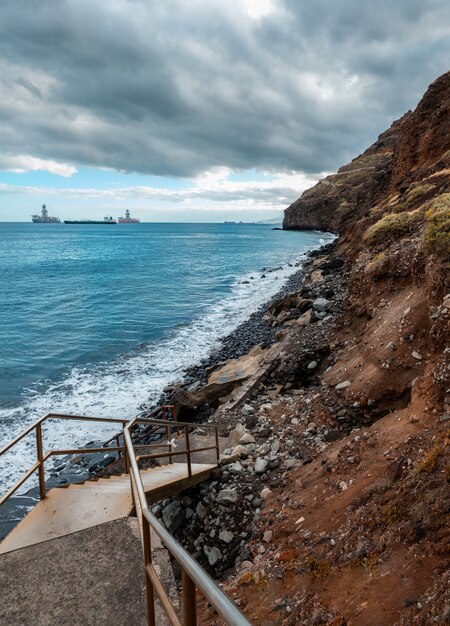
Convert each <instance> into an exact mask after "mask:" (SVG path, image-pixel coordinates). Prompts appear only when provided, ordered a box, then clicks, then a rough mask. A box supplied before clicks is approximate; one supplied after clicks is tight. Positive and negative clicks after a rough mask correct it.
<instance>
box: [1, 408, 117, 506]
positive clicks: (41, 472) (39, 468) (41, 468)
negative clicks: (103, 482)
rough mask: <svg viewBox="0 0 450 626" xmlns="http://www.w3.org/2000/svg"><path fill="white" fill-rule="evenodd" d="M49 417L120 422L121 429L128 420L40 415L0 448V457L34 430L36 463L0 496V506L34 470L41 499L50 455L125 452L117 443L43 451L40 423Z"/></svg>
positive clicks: (52, 414) (43, 496)
mask: <svg viewBox="0 0 450 626" xmlns="http://www.w3.org/2000/svg"><path fill="white" fill-rule="evenodd" d="M49 419H60V420H78V421H81V420H82V421H85V422H100V423H105V424H122V429H123V428H124V426H125V424H126V423H127V422H128V420H126V419H116V418H104V417H88V416H86V415H62V414H60V413H48V414H47V415H44V417H41V418H40V419H38V420H37V421H36V422H34V423H33V424H31V426H29V427H28V428H26V429H25V430H24V431H23V432H21V433H20V435H17V437H15V439H13V440H12V441H10V442H9V443H7V444H6V446H4V447H3V448H2V449H1V450H0V457H2V456H3V455H4V454H5V453H6V452H8V450H11V448H13V447H14V446H15V445H16V444H17V443H19V441H21V440H22V439H23V438H24V437H26V436H27V435H29V434H30V433H31V432H33V430H34V431H35V437H36V456H37V460H36V463H34V465H32V466H31V467H30V468H29V469H28V470H27V471H26V472H25V474H24V475H23V476H21V478H19V480H18V481H17V482H16V483H14V485H13V486H12V487H10V489H8V491H7V492H6V493H5V494H4V495H3V496H2V497H0V506H1V505H2V504H3V503H4V502H6V500H8V498H10V497H11V496H12V495H13V494H14V493H15V492H16V491H17V490H18V489H19V487H20V486H21V485H23V483H24V482H26V481H27V480H28V479H29V478H30V477H31V476H32V475H33V474H34V473H35V472H37V473H38V479H39V497H40V499H41V500H43V499H44V498H45V495H46V488H45V462H46V461H47V459H49V458H50V457H51V456H60V455H62V454H92V453H94V452H105V451H108V452H118V453H119V454H124V453H125V449H124V446H123V445H122V446H119V445H118V446H116V447H107V446H106V444H104V445H103V446H101V447H95V448H77V449H70V450H50V451H49V452H45V453H44V450H43V443H42V424H43V423H44V422H46V421H47V420H49ZM116 437H118V435H115V436H114V438H113V439H115V438H116ZM106 443H109V442H106ZM125 454H126V453H125Z"/></svg>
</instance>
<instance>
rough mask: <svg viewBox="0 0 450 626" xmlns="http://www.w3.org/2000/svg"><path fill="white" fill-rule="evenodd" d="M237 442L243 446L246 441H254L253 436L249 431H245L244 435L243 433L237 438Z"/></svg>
mask: <svg viewBox="0 0 450 626" xmlns="http://www.w3.org/2000/svg"><path fill="white" fill-rule="evenodd" d="M239 443H240V444H241V445H243V446H245V445H247V444H248V443H255V438H254V437H253V435H251V434H250V433H245V435H243V436H242V437H241V438H240V439H239Z"/></svg>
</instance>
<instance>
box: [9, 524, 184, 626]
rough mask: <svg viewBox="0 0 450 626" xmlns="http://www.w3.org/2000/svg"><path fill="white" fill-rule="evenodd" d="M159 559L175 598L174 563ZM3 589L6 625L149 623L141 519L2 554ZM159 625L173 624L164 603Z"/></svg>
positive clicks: (119, 625) (118, 625) (140, 625)
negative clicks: (166, 615)
mask: <svg viewBox="0 0 450 626" xmlns="http://www.w3.org/2000/svg"><path fill="white" fill-rule="evenodd" d="M164 553H165V551H164ZM163 557H164V554H163ZM165 559H166V560H167V561H168V557H167V556H165ZM154 561H155V567H156V568H158V570H159V573H160V575H162V580H163V584H164V585H165V587H166V589H168V591H169V593H170V595H171V596H172V597H173V595H174V594H175V596H176V588H175V584H174V581H173V576H172V578H170V576H171V572H169V570H170V563H169V562H167V564H166V563H165V562H164V561H162V562H161V563H158V557H157V556H156V558H155V557H154ZM0 589H1V602H0V623H1V624H2V626H28V625H30V626H31V625H33V626H66V625H67V626H69V625H70V626H91V625H92V626H94V625H98V624H107V625H108V626H123V625H124V624H129V625H131V624H132V625H133V626H146V624H147V620H146V611H147V609H146V604H145V578H144V570H143V564H142V546H141V541H140V538H139V533H138V530H137V522H136V520H128V521H125V520H116V521H113V522H109V523H106V524H102V525H100V526H96V527H94V528H89V529H86V530H82V531H80V532H76V533H72V534H70V535H67V536H65V537H60V538H58V539H54V540H52V541H46V542H45V543H39V544H36V545H33V546H28V547H27V548H22V549H19V550H15V551H13V552H9V553H8V554H3V555H1V556H0ZM156 623H157V624H158V625H161V626H164V625H166V624H168V622H167V620H166V618H165V616H164V614H163V612H162V609H161V608H160V607H159V605H157V606H156Z"/></svg>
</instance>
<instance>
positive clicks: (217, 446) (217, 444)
mask: <svg viewBox="0 0 450 626" xmlns="http://www.w3.org/2000/svg"><path fill="white" fill-rule="evenodd" d="M214 435H215V438H216V460H217V465H219V461H220V449H219V431H218V430H217V426H214Z"/></svg>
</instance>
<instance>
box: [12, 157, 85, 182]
mask: <svg viewBox="0 0 450 626" xmlns="http://www.w3.org/2000/svg"><path fill="white" fill-rule="evenodd" d="M0 169H3V170H6V171H7V172H16V173H17V174H23V173H25V172H36V171H41V172H49V173H50V174H57V175H58V176H64V177H65V178H70V176H73V174H76V173H77V168H76V167H74V166H73V165H67V163H58V161H51V160H47V159H39V158H37V157H33V156H28V155H21V156H0Z"/></svg>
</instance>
